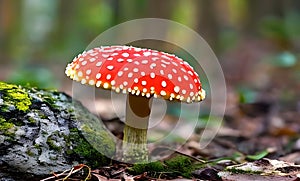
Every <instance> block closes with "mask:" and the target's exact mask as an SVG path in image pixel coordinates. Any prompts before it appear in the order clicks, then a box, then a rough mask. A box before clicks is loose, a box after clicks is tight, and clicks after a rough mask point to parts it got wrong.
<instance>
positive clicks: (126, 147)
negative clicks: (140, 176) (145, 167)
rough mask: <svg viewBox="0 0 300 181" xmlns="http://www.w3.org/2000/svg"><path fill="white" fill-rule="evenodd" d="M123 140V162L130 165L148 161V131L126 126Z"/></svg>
mask: <svg viewBox="0 0 300 181" xmlns="http://www.w3.org/2000/svg"><path fill="white" fill-rule="evenodd" d="M124 135H130V136H124V138H123V139H124V140H123V161H124V162H129V163H136V162H146V161H148V148H147V129H138V128H133V127H131V126H128V125H125V128H124Z"/></svg>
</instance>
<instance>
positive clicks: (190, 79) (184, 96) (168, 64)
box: [66, 46, 205, 103]
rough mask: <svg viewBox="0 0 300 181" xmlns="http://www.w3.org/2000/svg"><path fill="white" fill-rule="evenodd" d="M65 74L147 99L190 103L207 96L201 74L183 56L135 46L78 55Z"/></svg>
mask: <svg viewBox="0 0 300 181" xmlns="http://www.w3.org/2000/svg"><path fill="white" fill-rule="evenodd" d="M66 74H67V76H69V77H70V78H71V79H73V80H75V81H79V82H81V83H82V84H89V85H96V87H102V88H104V89H112V90H114V91H115V92H117V93H119V92H122V93H131V94H135V95H140V96H145V97H147V98H150V97H151V96H153V97H162V98H164V99H168V100H179V101H185V102H187V103H190V102H196V101H201V100H203V99H204V98H205V91H204V90H203V89H202V86H201V82H200V79H199V77H198V74H197V73H196V72H195V71H194V69H193V68H192V67H191V66H190V65H189V64H188V63H187V62H185V61H183V60H182V59H181V58H178V57H176V56H175V55H172V54H168V53H164V52H159V51H156V50H151V49H144V48H136V47H132V46H104V47H100V48H94V49H91V50H89V51H86V52H83V53H82V54H79V55H78V56H77V57H76V58H74V60H73V62H71V63H70V64H68V66H67V68H66Z"/></svg>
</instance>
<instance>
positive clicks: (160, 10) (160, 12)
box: [147, 0, 176, 19]
mask: <svg viewBox="0 0 300 181" xmlns="http://www.w3.org/2000/svg"><path fill="white" fill-rule="evenodd" d="M174 4H176V3H175V1H174V0H163V1H162V0H151V1H148V8H147V15H148V17H150V18H165V19H169V18H170V17H171V14H172V12H173V7H174V6H173V5H174Z"/></svg>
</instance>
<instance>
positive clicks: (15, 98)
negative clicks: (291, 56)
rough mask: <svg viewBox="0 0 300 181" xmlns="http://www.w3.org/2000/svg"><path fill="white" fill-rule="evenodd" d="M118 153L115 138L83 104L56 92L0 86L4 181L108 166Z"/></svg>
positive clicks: (0, 160)
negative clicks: (11, 175)
mask: <svg viewBox="0 0 300 181" xmlns="http://www.w3.org/2000/svg"><path fill="white" fill-rule="evenodd" d="M95 145H96V146H95ZM114 154H115V140H114V137H113V136H112V135H111V133H110V132H109V131H107V130H106V128H105V126H104V125H103V124H102V122H101V121H100V120H99V119H98V118H97V117H95V116H94V115H93V114H92V113H90V112H89V111H88V110H87V109H86V108H85V107H83V106H82V105H81V103H80V102H78V101H76V100H73V99H72V98H71V97H70V96H68V95H66V94H64V93H62V92H58V91H56V90H42V89H37V88H32V87H21V86H17V85H13V84H7V83H4V82H0V177H1V176H3V174H4V173H9V172H18V173H20V172H21V173H24V174H30V175H46V174H49V173H51V172H61V171H64V170H67V169H70V168H71V167H72V166H74V165H76V164H79V163H84V164H88V165H90V166H93V167H97V166H101V165H107V164H109V163H110V159H109V158H111V157H113V156H114ZM2 167H5V168H7V169H6V170H4V171H1V169H2Z"/></svg>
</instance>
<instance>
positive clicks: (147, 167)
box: [129, 161, 166, 174]
mask: <svg viewBox="0 0 300 181" xmlns="http://www.w3.org/2000/svg"><path fill="white" fill-rule="evenodd" d="M146 171H151V172H153V174H155V172H164V171H166V168H165V166H164V164H163V163H162V162H161V161H155V162H150V163H146V164H143V163H138V164H134V165H133V166H132V167H131V168H130V169H129V172H130V173H132V174H142V173H144V172H146Z"/></svg>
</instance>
